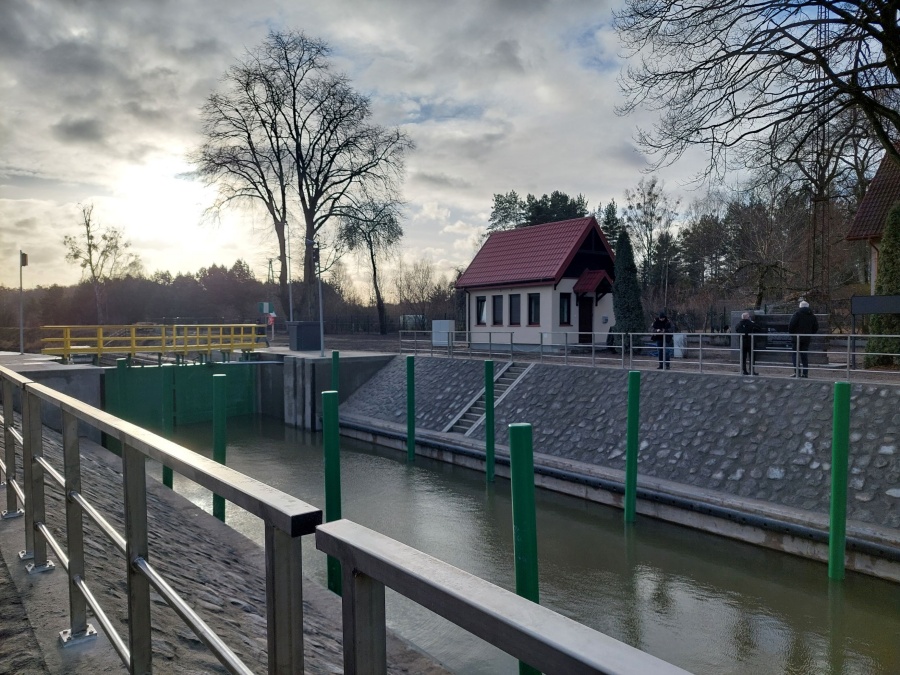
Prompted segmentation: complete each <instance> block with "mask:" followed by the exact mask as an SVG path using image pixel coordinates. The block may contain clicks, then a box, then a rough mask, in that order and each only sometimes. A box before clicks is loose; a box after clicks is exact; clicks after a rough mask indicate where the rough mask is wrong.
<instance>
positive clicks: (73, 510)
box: [59, 411, 97, 646]
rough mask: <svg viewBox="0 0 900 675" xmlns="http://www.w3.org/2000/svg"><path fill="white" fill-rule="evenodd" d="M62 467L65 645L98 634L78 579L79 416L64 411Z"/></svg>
mask: <svg viewBox="0 0 900 675" xmlns="http://www.w3.org/2000/svg"><path fill="white" fill-rule="evenodd" d="M62 423H63V428H62V441H63V467H64V472H63V473H64V476H65V481H66V486H65V495H66V548H67V552H68V555H69V628H68V629H66V630H63V631H60V633H59V640H60V642H61V643H62V644H63V646H69V645H73V644H76V643H78V642H82V641H84V640H87V639H92V638H96V637H97V631H96V630H95V629H94V627H93V626H92V625H91V624H89V623H88V621H87V601H86V600H85V599H84V595H82V593H81V591H80V590H79V589H78V586H77V585H76V583H77V582H78V581H79V580H81V579H83V578H84V527H83V523H82V513H81V505H79V504H78V502H76V501H75V500H74V499H73V498H72V495H73V494H80V493H81V455H80V450H79V442H78V418H76V417H75V416H74V415H72V414H71V413H69V412H66V411H63V413H62Z"/></svg>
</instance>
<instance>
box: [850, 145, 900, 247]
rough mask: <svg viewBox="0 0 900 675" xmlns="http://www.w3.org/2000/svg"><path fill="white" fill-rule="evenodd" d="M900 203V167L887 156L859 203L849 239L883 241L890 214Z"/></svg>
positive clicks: (851, 224)
mask: <svg viewBox="0 0 900 675" xmlns="http://www.w3.org/2000/svg"><path fill="white" fill-rule="evenodd" d="M898 201H900V166H898V165H897V163H896V162H894V161H893V160H892V159H891V158H890V157H888V156H887V155H885V156H884V158H883V159H882V160H881V165H880V166H879V167H878V171H877V172H876V173H875V177H874V178H873V179H872V182H871V183H870V184H869V188H868V189H867V190H866V195H865V196H864V197H863V199H862V201H861V202H860V203H859V208H858V209H857V210H856V215H855V216H853V222H852V223H850V229H849V230H848V231H847V239H848V240H850V241H858V240H861V239H869V240H872V239H881V234H882V232H884V225H885V223H886V222H887V216H888V212H889V211H890V210H891V207H892V206H893V205H894V204H896V203H897V202H898Z"/></svg>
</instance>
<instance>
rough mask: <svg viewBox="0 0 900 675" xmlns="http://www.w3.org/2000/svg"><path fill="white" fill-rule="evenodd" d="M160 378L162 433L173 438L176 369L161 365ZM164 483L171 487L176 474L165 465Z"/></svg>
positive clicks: (163, 470)
mask: <svg viewBox="0 0 900 675" xmlns="http://www.w3.org/2000/svg"><path fill="white" fill-rule="evenodd" d="M159 368H160V371H159V376H160V377H159V379H160V382H161V383H162V401H161V406H160V408H161V410H162V433H163V436H165V437H166V438H172V433H173V432H174V430H175V370H174V369H173V368H171V367H169V366H160V367H159ZM162 479H163V485H165V486H166V487H167V488H171V487H172V484H173V479H174V476H173V474H172V468H171V467H168V466H165V465H163V469H162Z"/></svg>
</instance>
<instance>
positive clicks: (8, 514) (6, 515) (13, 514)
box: [0, 509, 25, 520]
mask: <svg viewBox="0 0 900 675" xmlns="http://www.w3.org/2000/svg"><path fill="white" fill-rule="evenodd" d="M24 515H25V511H24V510H23V509H18V510H16V511H7V510H6V509H4V510H3V511H0V519H2V520H9V519H10V518H18V517H19V516H24Z"/></svg>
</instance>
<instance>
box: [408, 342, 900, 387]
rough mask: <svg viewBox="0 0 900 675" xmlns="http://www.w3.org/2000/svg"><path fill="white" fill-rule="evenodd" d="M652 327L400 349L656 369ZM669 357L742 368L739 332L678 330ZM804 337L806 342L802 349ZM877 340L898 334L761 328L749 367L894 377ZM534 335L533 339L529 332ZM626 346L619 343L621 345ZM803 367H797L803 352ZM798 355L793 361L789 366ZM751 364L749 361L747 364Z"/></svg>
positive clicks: (712, 367) (898, 373) (706, 366)
mask: <svg viewBox="0 0 900 675" xmlns="http://www.w3.org/2000/svg"><path fill="white" fill-rule="evenodd" d="M448 335H449V336H451V337H447V336H448ZM653 338H654V335H653V334H652V333H626V334H622V333H587V332H578V331H553V332H542V333H540V334H539V335H538V339H537V341H536V342H532V343H525V342H521V341H517V340H516V335H515V333H514V332H512V331H503V332H499V331H494V332H493V334H490V332H489V331H455V332H453V333H450V334H448V333H446V332H435V333H434V336H433V335H432V332H431V331H403V332H401V333H400V353H401V354H404V353H405V354H424V355H430V356H450V357H456V358H498V357H499V358H502V359H506V360H509V361H512V360H513V359H515V360H516V361H526V362H527V361H540V362H541V363H561V364H567V365H581V366H587V365H589V366H592V367H607V368H621V369H629V370H634V369H636V370H649V369H654V368H658V367H659V365H660V364H659V349H660V347H659V345H658V343H657V342H655V341H654V340H653ZM669 338H670V339H671V342H669V345H668V350H669V354H668V358H667V361H668V362H669V363H670V365H671V366H672V367H674V368H676V369H677V370H679V371H686V372H691V371H693V372H699V373H705V372H717V373H740V372H741V335H740V334H737V333H676V334H674V335H669ZM803 338H809V347H808V348H807V349H801V346H803V345H802V342H804V340H803ZM878 338H885V339H887V340H894V341H896V343H897V344H900V336H896V335H850V334H842V333H817V334H814V335H789V334H787V333H760V334H754V335H748V336H747V340H748V341H749V344H750V348H751V353H752V356H753V359H752V362H753V367H754V371H755V372H757V373H758V374H760V375H770V376H773V377H779V376H780V377H787V376H791V375H797V376H803V375H804V374H809V375H810V376H812V377H815V376H816V373H818V374H819V376H820V377H821V376H823V375H824V374H827V376H828V378H830V379H831V378H839V379H846V380H848V381H866V380H871V379H872V378H873V377H874V378H880V379H885V380H888V381H890V380H892V379H896V380H900V349H898V350H897V351H894V352H891V351H885V352H879V353H877V354H875V353H870V352H867V346H868V345H869V344H870V343H871V341H873V340H876V339H878ZM532 339H533V338H532ZM623 340H624V343H625V349H622V343H623ZM804 356H805V357H806V359H807V361H808V366H807V367H806V368H803V367H802V363H803V357H804ZM874 356H885V357H890V358H892V359H893V360H894V362H895V364H898V365H895V366H894V367H870V366H867V365H866V364H867V361H868V360H869V359H871V358H872V357H874ZM794 360H796V363H797V364H798V365H797V366H795V365H794ZM747 367H748V368H749V367H750V366H749V362H748V364H747Z"/></svg>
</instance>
